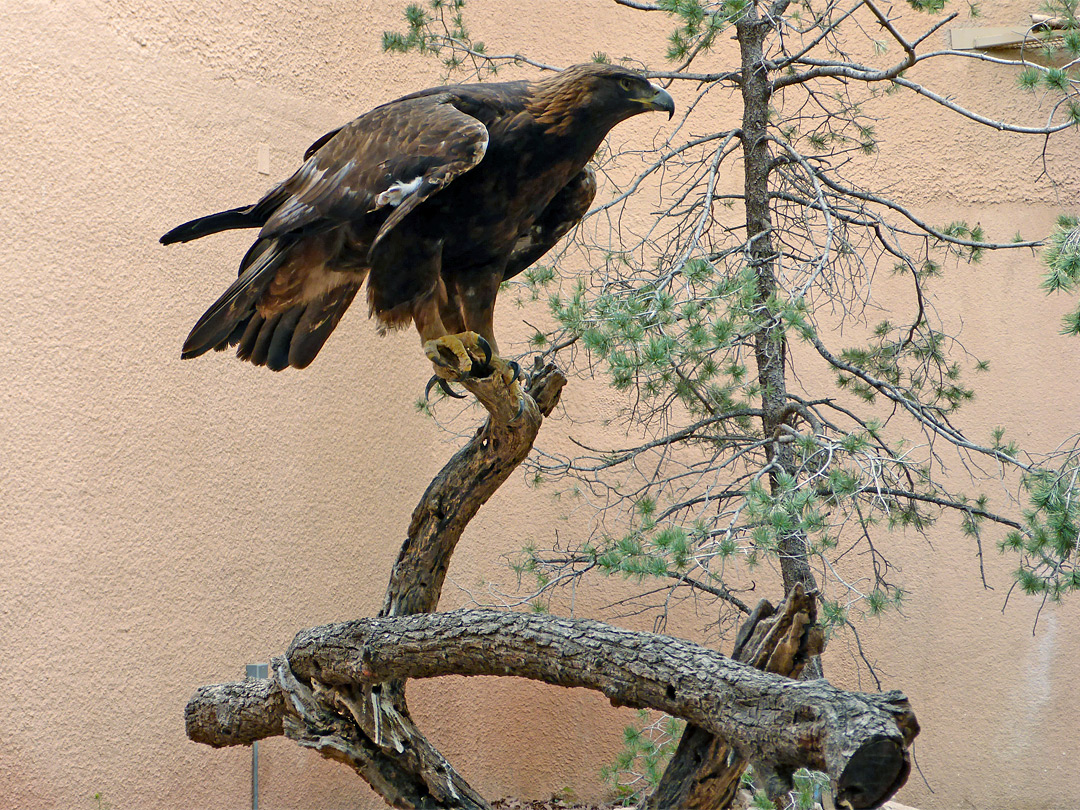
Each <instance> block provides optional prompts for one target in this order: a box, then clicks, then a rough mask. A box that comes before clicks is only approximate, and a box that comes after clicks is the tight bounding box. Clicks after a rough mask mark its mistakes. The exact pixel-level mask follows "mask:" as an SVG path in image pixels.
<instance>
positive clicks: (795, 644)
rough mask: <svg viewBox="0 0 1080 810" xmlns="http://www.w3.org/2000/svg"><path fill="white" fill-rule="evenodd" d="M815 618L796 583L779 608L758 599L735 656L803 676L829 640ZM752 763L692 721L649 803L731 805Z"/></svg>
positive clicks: (699, 807) (692, 807)
mask: <svg viewBox="0 0 1080 810" xmlns="http://www.w3.org/2000/svg"><path fill="white" fill-rule="evenodd" d="M816 619H817V601H816V599H815V598H814V596H813V595H808V594H807V593H806V592H805V591H804V590H803V589H802V586H801V585H799V584H798V583H796V584H795V586H794V588H793V589H792V592H791V593H790V594H789V595H788V597H787V599H786V600H784V603H783V604H782V605H781V606H780V608H779V609H777V608H774V607H773V606H772V604H771V603H770V602H769V601H768V600H767V599H762V600H761V601H760V602H758V604H757V607H755V608H754V610H753V612H752V613H751V614H750V616H749V617H748V618H747V620H746V621H745V622H744V623H743V625H742V627H740V628H739V632H738V634H737V635H736V637H735V647H734V650H733V651H732V658H733V659H734V660H735V661H739V662H741V663H744V664H747V665H749V666H752V667H754V668H755V669H760V670H762V671H764V672H772V673H774V674H776V675H783V676H786V677H788V678H798V677H799V675H800V674H801V673H802V671H803V668H804V667H805V666H806V664H807V662H808V661H810V660H812V659H813V657H814V656H816V655H818V654H819V653H820V652H821V649H822V646H823V645H824V639H823V637H822V632H821V628H820V627H818V626H817V625H816ZM749 764H750V761H749V760H748V759H746V758H744V757H741V756H739V755H738V753H737V752H736V750H735V749H734V748H733V747H732V746H730V745H728V744H727V743H726V742H725V741H724V739H723V738H722V737H718V736H716V735H715V734H712V733H710V732H709V731H707V730H706V729H704V728H701V727H700V726H696V725H693V724H689V725H687V727H686V729H685V730H684V731H683V735H682V738H681V739H680V740H679V746H678V748H677V749H676V750H675V754H674V755H673V756H672V758H671V762H669V763H668V767H667V768H666V769H665V770H664V775H663V777H662V778H661V780H660V784H659V785H657V788H656V790H655V791H654V792H653V794H652V795H651V796H650V797H649V798H648V800H647V802H646V807H648V808H650V810H663V808H668V807H679V808H684V810H717V809H718V808H721V809H722V808H727V807H730V806H731V803H732V802H733V801H734V800H735V796H736V794H737V793H738V790H739V784H740V779H741V777H742V775H743V772H744V771H745V770H746V767H747V765H749Z"/></svg>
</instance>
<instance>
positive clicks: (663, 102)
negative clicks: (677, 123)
mask: <svg viewBox="0 0 1080 810" xmlns="http://www.w3.org/2000/svg"><path fill="white" fill-rule="evenodd" d="M650 87H652V89H653V90H655V91H656V92H655V93H654V94H653V95H652V96H650V97H649V98H647V99H644V103H645V106H646V107H648V108H649V109H650V110H663V111H665V112H666V113H667V114H668V116H667V117H668V120H669V121H670V120H671V116H673V115H675V99H673V98H672V97H671V94H670V93H669V92H668V91H667V90H665V89H664V88H663V87H657V86H656V85H655V84H651V85H650Z"/></svg>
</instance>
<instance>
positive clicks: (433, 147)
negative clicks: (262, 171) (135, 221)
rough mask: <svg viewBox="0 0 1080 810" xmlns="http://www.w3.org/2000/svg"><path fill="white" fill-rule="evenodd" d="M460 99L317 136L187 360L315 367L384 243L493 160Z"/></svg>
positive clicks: (260, 217) (405, 104)
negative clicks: (222, 358) (211, 355)
mask: <svg viewBox="0 0 1080 810" xmlns="http://www.w3.org/2000/svg"><path fill="white" fill-rule="evenodd" d="M454 99H455V97H454V96H453V95H452V94H450V93H445V92H443V93H437V94H432V95H426V96H418V97H413V98H408V99H404V100H400V101H396V102H391V103H390V104H386V105H384V106H382V107H378V108H376V109H375V110H372V111H371V112H369V113H367V114H365V115H363V116H361V117H360V118H357V119H356V120H354V121H353V122H351V123H350V124H347V125H346V126H344V127H342V128H341V129H340V130H336V131H334V132H331V133H328V134H327V135H325V136H323V138H320V139H319V141H316V143H315V144H313V146H312V148H311V149H309V150H308V158H307V160H305V162H304V164H303V165H302V166H301V167H300V169H299V170H298V171H297V172H296V173H295V174H294V175H293V176H292V177H290V178H289V179H288V180H286V181H285V182H284V183H282V184H281V185H279V186H278V187H276V188H275V189H273V190H272V191H271V192H270V193H268V194H267V195H266V196H265V197H263V199H261V200H260V201H259V202H258V203H256V204H255V205H254V206H252V207H251V208H250V209H248V211H247V212H246V214H245V216H247V217H248V218H249V221H250V220H252V219H253V220H255V221H258V222H261V223H262V228H261V230H260V232H259V239H258V240H257V241H256V243H255V245H253V246H252V250H251V251H249V255H248V257H246V258H245V261H244V262H243V263H242V264H241V268H240V277H239V278H238V279H237V280H236V282H234V283H233V285H232V286H231V287H230V288H229V289H228V290H227V291H226V292H225V294H224V295H222V297H221V298H220V299H218V301H217V302H216V303H215V304H214V305H213V306H211V307H210V309H209V310H207V312H206V313H205V314H204V315H203V316H202V318H200V319H199V322H198V323H197V324H196V325H195V327H194V328H193V329H192V330H191V334H189V335H188V339H187V341H186V342H185V344H184V351H183V356H184V357H195V356H198V355H200V354H202V353H204V352H206V351H208V350H209V349H211V348H218V349H222V348H225V347H226V346H230V345H236V344H239V347H240V348H239V350H238V354H239V355H240V356H241V357H242V358H243V359H248V360H251V361H252V362H253V363H255V364H256V365H264V364H265V365H268V366H270V367H271V368H273V369H275V370H276V369H278V368H284V367H285V366H288V365H292V366H295V367H298V368H302V367H304V366H306V365H307V364H308V363H310V362H311V361H312V360H313V359H314V357H315V354H317V353H318V351H319V349H320V348H321V347H322V345H323V343H324V342H325V341H326V338H327V337H328V336H329V334H330V332H331V331H332V330H333V328H334V326H336V325H337V322H338V320H339V319H340V318H341V316H342V315H343V314H344V312H345V309H346V308H348V306H349V304H350V303H351V302H352V299H353V297H354V296H355V295H356V292H357V290H358V289H359V287H360V284H361V283H362V282H363V279H364V274H365V273H366V271H367V255H366V254H367V252H368V250H370V249H371V248H372V246H373V244H375V243H377V242H378V241H379V237H381V236H382V235H383V234H385V233H386V232H388V231H389V230H390V229H391V228H393V227H394V226H395V225H397V224H398V223H399V222H401V220H402V219H403V218H404V217H405V216H406V215H407V214H408V213H409V212H410V211H412V210H413V209H414V208H415V207H416V206H417V205H419V204H420V203H421V202H423V201H424V200H425V199H427V198H429V197H430V196H431V195H432V194H435V193H436V192H437V191H439V190H440V189H442V188H444V187H445V186H446V185H447V184H448V183H450V182H451V181H452V180H453V179H454V178H455V177H457V176H459V175H460V174H462V173H463V172H466V171H468V170H469V169H471V168H473V167H474V166H475V165H476V164H478V163H479V162H480V161H481V160H482V159H483V157H484V152H485V150H486V148H487V142H488V133H487V129H486V128H485V127H484V125H483V124H482V123H481V122H480V121H479V120H477V119H476V118H474V117H472V116H470V115H467V114H466V113H463V112H461V111H460V110H458V109H457V108H456V107H454V106H453V101H454ZM388 211H389V212H390V213H389V215H388V214H387V212H388ZM227 213H228V212H227ZM182 227H183V226H182ZM208 232H209V231H208ZM371 232H375V236H374V237H373V236H371ZM253 254H254V255H253Z"/></svg>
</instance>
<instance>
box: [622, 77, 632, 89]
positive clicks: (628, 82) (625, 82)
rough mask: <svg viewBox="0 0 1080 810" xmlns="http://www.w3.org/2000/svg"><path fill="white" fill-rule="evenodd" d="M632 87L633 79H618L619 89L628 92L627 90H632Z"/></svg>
mask: <svg viewBox="0 0 1080 810" xmlns="http://www.w3.org/2000/svg"><path fill="white" fill-rule="evenodd" d="M633 86H634V80H633V79H629V78H626V77H625V76H624V77H623V78H621V79H619V87H621V88H622V89H623V90H626V91H629V90H631V89H632V88H633Z"/></svg>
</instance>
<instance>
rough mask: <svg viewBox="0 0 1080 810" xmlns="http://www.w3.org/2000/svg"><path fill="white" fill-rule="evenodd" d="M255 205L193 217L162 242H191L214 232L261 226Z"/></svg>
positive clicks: (169, 233)
mask: <svg viewBox="0 0 1080 810" xmlns="http://www.w3.org/2000/svg"><path fill="white" fill-rule="evenodd" d="M255 208H256V206H254V205H245V206H241V207H240V208H233V209H230V210H228V211H220V212H218V213H216V214H210V215H209V216H205V217H199V218H198V219H193V220H191V222H185V223H184V224H183V225H177V226H176V227H175V228H173V229H172V230H171V231H169V232H168V233H167V234H165V235H164V236H163V237H161V244H163V245H171V244H174V243H175V242H190V241H191V240H192V239H198V238H200V237H202V236H209V235H210V234H212V233H220V232H221V231H231V230H234V229H236V228H261V227H262V225H263V222H262V221H261V220H262V217H260V216H258V215H257V214H255V212H254V211H255Z"/></svg>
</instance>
